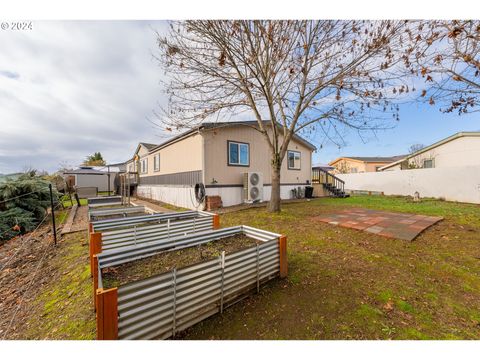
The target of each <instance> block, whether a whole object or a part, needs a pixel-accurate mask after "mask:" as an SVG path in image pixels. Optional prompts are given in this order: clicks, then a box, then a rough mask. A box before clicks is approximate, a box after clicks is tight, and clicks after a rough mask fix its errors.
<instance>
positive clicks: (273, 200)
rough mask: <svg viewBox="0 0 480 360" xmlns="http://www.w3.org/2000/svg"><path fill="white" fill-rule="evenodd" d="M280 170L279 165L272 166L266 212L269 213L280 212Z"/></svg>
mask: <svg viewBox="0 0 480 360" xmlns="http://www.w3.org/2000/svg"><path fill="white" fill-rule="evenodd" d="M280 168H281V164H273V165H272V194H271V196H270V204H269V205H268V210H269V211H271V212H279V211H280Z"/></svg>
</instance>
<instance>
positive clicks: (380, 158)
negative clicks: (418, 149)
mask: <svg viewBox="0 0 480 360" xmlns="http://www.w3.org/2000/svg"><path fill="white" fill-rule="evenodd" d="M404 157H405V155H396V156H342V157H339V158H337V159H335V160H333V161H330V162H329V163H328V164H329V165H332V164H335V163H337V162H339V161H340V160H342V159H351V160H356V161H361V162H370V163H381V162H384V163H391V162H394V161H397V160H399V159H403V158H404Z"/></svg>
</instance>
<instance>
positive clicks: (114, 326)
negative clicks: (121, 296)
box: [96, 288, 118, 340]
mask: <svg viewBox="0 0 480 360" xmlns="http://www.w3.org/2000/svg"><path fill="white" fill-rule="evenodd" d="M96 298H97V340H117V339H118V290H117V288H112V289H108V290H103V289H97V291H96Z"/></svg>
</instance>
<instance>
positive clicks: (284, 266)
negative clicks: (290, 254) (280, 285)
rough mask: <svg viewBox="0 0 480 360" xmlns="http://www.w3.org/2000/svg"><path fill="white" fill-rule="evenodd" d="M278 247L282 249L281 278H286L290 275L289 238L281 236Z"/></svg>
mask: <svg viewBox="0 0 480 360" xmlns="http://www.w3.org/2000/svg"><path fill="white" fill-rule="evenodd" d="M278 245H279V248H280V277H281V278H285V277H287V275H288V262H287V237H286V236H285V235H281V236H280V238H279V239H278Z"/></svg>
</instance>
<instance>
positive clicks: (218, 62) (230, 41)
mask: <svg viewBox="0 0 480 360" xmlns="http://www.w3.org/2000/svg"><path fill="white" fill-rule="evenodd" d="M408 27H409V24H408V23H407V22H405V21H185V22H173V23H171V24H170V30H169V32H168V34H166V35H160V34H158V44H159V49H160V52H159V55H158V56H157V59H158V60H159V62H160V64H161V65H162V67H163V68H164V70H165V73H166V75H167V79H168V80H166V82H165V86H166V92H167V94H168V100H169V101H168V105H167V107H166V108H162V112H160V113H157V114H156V115H157V116H158V117H159V119H160V122H161V124H162V125H163V126H164V128H166V129H170V130H171V129H175V130H178V129H182V128H189V127H195V126H198V125H199V124H200V123H201V122H203V121H205V120H206V119H212V118H214V119H219V118H220V119H222V121H225V118H228V119H230V118H232V117H233V116H236V115H238V114H240V113H242V112H247V113H248V114H250V115H251V116H252V117H253V118H254V119H255V120H256V125H255V126H254V129H255V130H257V131H259V132H260V133H261V134H262V135H263V137H264V139H265V141H266V142H267V143H268V147H269V149H270V157H271V167H272V179H271V183H272V195H271V201H270V204H269V209H270V210H271V211H279V210H280V169H281V165H282V162H283V160H284V158H285V154H286V152H287V148H288V145H289V143H290V141H291V139H292V137H293V136H294V135H295V134H299V135H304V136H308V135H309V134H314V133H316V132H320V133H321V134H323V135H324V136H326V137H328V138H330V139H331V140H332V141H335V136H336V135H339V134H340V130H341V129H342V128H343V127H346V128H351V129H355V130H356V131H358V132H359V134H361V133H362V132H363V131H368V130H375V129H382V128H388V127H391V123H390V121H393V123H394V121H395V120H398V105H396V104H394V103H393V102H392V101H393V100H395V99H398V98H399V97H400V96H402V95H404V94H405V93H408V92H409V91H411V90H412V89H411V88H409V86H408V84H406V83H404V82H402V81H403V80H404V79H401V78H399V77H398V76H397V75H396V71H395V69H396V67H397V66H398V65H399V64H402V63H403V62H405V61H407V59H408V56H409V55H410V52H411V51H413V46H412V45H411V43H412V42H414V41H415V40H414V39H412V36H411V34H410V33H409V31H410V30H409V29H408Z"/></svg>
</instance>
